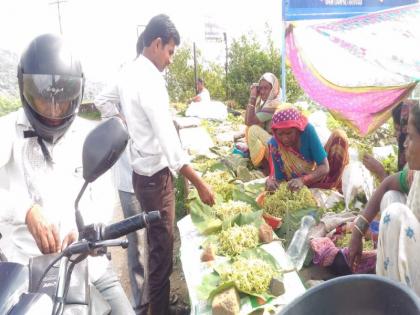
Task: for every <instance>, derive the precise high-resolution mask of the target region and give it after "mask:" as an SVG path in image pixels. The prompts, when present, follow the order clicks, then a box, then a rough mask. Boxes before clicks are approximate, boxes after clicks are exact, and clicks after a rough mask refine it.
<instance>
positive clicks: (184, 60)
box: [166, 30, 303, 109]
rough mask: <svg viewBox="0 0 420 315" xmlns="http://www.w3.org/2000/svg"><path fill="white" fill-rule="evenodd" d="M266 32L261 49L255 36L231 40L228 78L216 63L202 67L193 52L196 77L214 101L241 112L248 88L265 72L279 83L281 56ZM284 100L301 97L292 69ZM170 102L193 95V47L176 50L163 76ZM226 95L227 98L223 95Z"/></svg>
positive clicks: (198, 55) (201, 63)
mask: <svg viewBox="0 0 420 315" xmlns="http://www.w3.org/2000/svg"><path fill="white" fill-rule="evenodd" d="M270 33H271V31H270V30H268V31H267V38H268V40H267V45H265V46H266V47H262V46H261V44H260V43H259V42H258V41H257V39H256V37H255V36H251V37H249V36H245V35H243V36H242V37H240V38H239V39H236V40H233V42H232V43H231V45H230V47H229V48H228V51H229V53H228V54H229V55H228V77H227V78H226V74H225V68H224V66H222V65H219V64H216V63H205V62H204V64H203V61H202V60H201V59H202V58H201V52H200V50H199V49H197V50H196V57H197V75H198V77H201V78H203V79H204V82H205V86H206V88H207V89H208V90H209V92H210V96H211V98H212V99H213V100H220V101H223V102H226V103H228V106H229V107H230V108H236V109H237V108H243V107H244V105H245V104H246V102H247V100H248V97H249V86H250V85H251V83H253V82H257V81H258V80H259V78H260V77H261V75H262V74H263V73H265V72H272V73H274V74H275V75H276V76H277V77H278V79H279V80H281V74H280V71H281V70H280V64H281V56H280V52H279V50H278V49H276V48H275V47H274V44H273V42H272V40H271V39H270V36H271V35H270ZM286 71H287V74H286V81H287V83H286V84H287V99H288V102H295V101H296V100H297V99H299V98H301V97H302V96H303V91H302V90H301V89H300V87H299V85H298V84H297V82H296V80H295V79H294V77H293V75H292V72H291V69H290V68H289V67H287V68H286ZM166 79H167V82H168V92H169V96H170V99H171V101H172V102H187V101H188V100H189V99H191V98H192V97H193V96H194V95H195V82H194V60H193V52H192V45H188V44H184V45H182V46H181V47H179V48H178V49H177V50H176V52H175V56H174V58H173V62H172V64H171V65H170V67H169V72H168V74H167V76H166ZM226 93H227V95H226Z"/></svg>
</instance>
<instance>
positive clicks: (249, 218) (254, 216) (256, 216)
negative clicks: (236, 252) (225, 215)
mask: <svg viewBox="0 0 420 315" xmlns="http://www.w3.org/2000/svg"><path fill="white" fill-rule="evenodd" d="M262 213H263V211H262V210H259V211H255V212H250V213H239V214H237V215H235V216H234V217H232V218H231V219H229V220H224V221H223V223H222V229H224V230H225V229H227V228H229V227H231V226H233V225H235V224H236V225H239V226H242V225H246V224H253V225H255V226H256V227H257V228H259V227H260V225H261V224H262V223H263V222H264V219H263V218H262Z"/></svg>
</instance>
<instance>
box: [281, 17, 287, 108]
mask: <svg viewBox="0 0 420 315" xmlns="http://www.w3.org/2000/svg"><path fill="white" fill-rule="evenodd" d="M281 40H282V45H281V99H282V101H283V102H286V101H287V95H286V88H287V87H286V21H283V31H282V34H281Z"/></svg>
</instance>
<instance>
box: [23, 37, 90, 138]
mask: <svg viewBox="0 0 420 315" xmlns="http://www.w3.org/2000/svg"><path fill="white" fill-rule="evenodd" d="M18 81H19V91H20V98H21V100H22V105H23V108H24V110H25V113H26V116H27V117H28V120H29V121H30V123H31V124H32V127H33V128H34V129H35V131H36V133H37V135H38V136H40V137H41V138H43V139H44V140H46V141H48V142H52V143H54V142H55V141H56V140H57V139H59V138H60V137H61V136H62V135H63V134H64V133H65V132H66V130H67V129H68V128H69V127H70V125H71V123H72V122H73V120H74V117H75V115H76V110H77V108H78V106H79V104H80V102H81V100H82V97H83V88H84V76H83V71H82V66H81V63H80V61H79V60H78V59H77V58H75V56H74V55H73V54H72V53H71V52H70V50H68V47H67V46H66V45H65V43H64V40H63V39H62V37H60V36H57V35H52V34H45V35H41V36H38V37H36V38H35V39H34V40H32V42H31V43H30V44H29V46H28V48H26V50H25V51H24V53H23V54H22V57H21V58H20V62H19V65H18Z"/></svg>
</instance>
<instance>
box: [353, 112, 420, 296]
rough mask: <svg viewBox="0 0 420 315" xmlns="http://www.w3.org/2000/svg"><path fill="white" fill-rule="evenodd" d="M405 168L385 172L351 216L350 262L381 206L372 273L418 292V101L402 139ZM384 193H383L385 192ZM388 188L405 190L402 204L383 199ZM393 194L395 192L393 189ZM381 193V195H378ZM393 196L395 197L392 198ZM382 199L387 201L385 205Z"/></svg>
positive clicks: (418, 293)
mask: <svg viewBox="0 0 420 315" xmlns="http://www.w3.org/2000/svg"><path fill="white" fill-rule="evenodd" d="M404 145H405V148H406V159H407V163H408V167H409V169H410V170H411V171H407V169H405V170H403V171H402V172H400V173H397V174H395V175H391V176H388V177H387V178H386V179H385V180H384V181H383V182H382V183H381V185H380V186H379V187H378V189H377V190H376V191H375V193H374V194H373V196H372V198H371V199H370V200H369V202H368V204H367V205H366V208H365V209H364V210H363V212H362V213H361V214H360V215H359V216H358V217H357V219H356V220H355V225H354V227H353V231H352V240H351V243H350V261H349V263H350V266H353V267H354V266H355V264H357V263H358V258H359V257H360V253H361V248H362V239H363V236H364V235H365V233H366V232H367V230H368V228H369V224H370V222H371V221H372V220H373V218H374V217H375V216H376V214H377V213H378V212H379V210H380V209H383V211H382V215H381V221H380V225H379V239H378V251H377V261H376V273H377V274H378V275H382V276H385V277H388V278H390V279H393V280H396V281H399V282H402V283H405V284H406V285H408V286H409V287H411V288H412V289H413V290H414V291H415V292H416V293H417V295H420V270H419V264H420V255H419V252H420V243H417V240H419V239H420V172H419V171H420V158H419V157H420V105H419V104H416V105H414V106H413V107H412V108H411V111H410V115H409V119H408V128H407V138H406V141H405V144H404ZM387 191H388V193H387V194H386V195H384V194H385V192H387ZM390 191H397V192H407V191H409V193H408V197H407V201H406V203H405V204H403V203H401V202H393V203H391V202H389V200H388V202H386V200H384V199H392V198H389V197H388V198H385V197H387V196H392V195H389V193H390ZM393 193H394V196H398V194H396V193H395V192H393ZM382 197H384V198H382ZM394 200H395V199H394ZM391 201H393V200H391ZM385 203H387V204H389V205H388V206H386V205H385Z"/></svg>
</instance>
